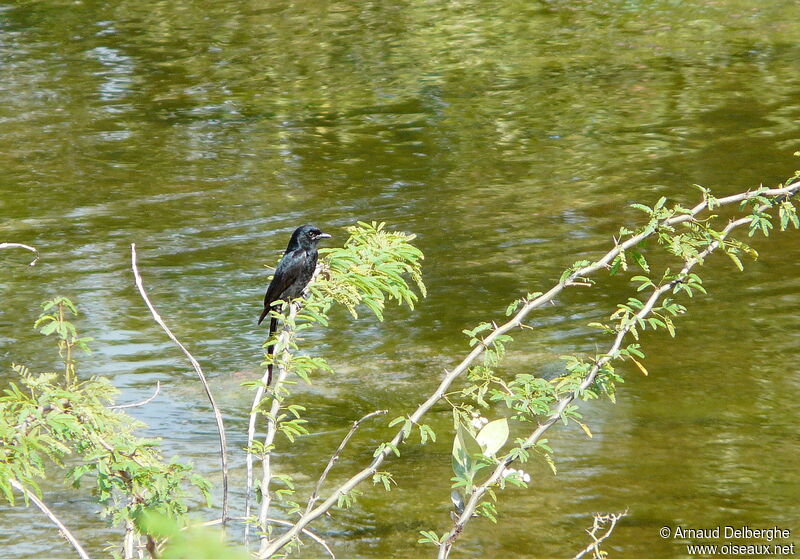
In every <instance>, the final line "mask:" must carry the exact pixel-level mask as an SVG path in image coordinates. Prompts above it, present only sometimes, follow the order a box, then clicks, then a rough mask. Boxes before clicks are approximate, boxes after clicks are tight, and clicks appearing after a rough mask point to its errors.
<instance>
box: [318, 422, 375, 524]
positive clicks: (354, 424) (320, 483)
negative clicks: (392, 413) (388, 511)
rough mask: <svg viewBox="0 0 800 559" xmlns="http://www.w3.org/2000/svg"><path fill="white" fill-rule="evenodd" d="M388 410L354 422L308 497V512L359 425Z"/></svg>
mask: <svg viewBox="0 0 800 559" xmlns="http://www.w3.org/2000/svg"><path fill="white" fill-rule="evenodd" d="M388 412H389V410H377V411H374V412H372V413H368V414H367V415H365V416H364V417H362V418H361V419H359V420H358V421H354V422H353V426H352V427H350V430H349V431H348V432H347V435H345V437H344V439H342V442H341V443H340V444H339V448H337V449H336V451H335V452H334V453H333V454H332V455H331V459H330V460H328V465H327V466H325V470H323V472H322V475H321V476H319V479H318V480H317V485H316V486H315V487H314V492H313V493H311V497H309V498H308V505H307V506H306V514H308V512H309V511H310V510H311V509H312V508H314V504H315V503H316V502H317V499H318V498H319V492H320V489H322V484H323V483H325V478H326V477H328V472H330V471H331V468H333V465H334V464H335V463H336V461H337V460H338V459H339V455H340V454H341V453H342V451H343V450H344V447H345V445H347V443H348V441H349V440H350V438H351V437H352V436H353V435H354V434H355V432H356V431H357V430H358V428H359V426H361V424H362V423H363V422H364V421H366V420H367V419H370V418H372V417H375V416H377V415H384V414H386V413H388Z"/></svg>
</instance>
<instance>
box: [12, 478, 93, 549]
mask: <svg viewBox="0 0 800 559" xmlns="http://www.w3.org/2000/svg"><path fill="white" fill-rule="evenodd" d="M8 481H9V483H10V484H11V485H13V486H14V487H16V488H17V489H19V491H21V492H22V494H23V495H25V497H26V498H27V499H30V500H31V501H33V502H34V504H35V505H36V506H37V507H39V510H41V511H42V512H43V513H44V514H45V515H46V516H47V518H49V519H50V521H51V522H52V523H53V524H55V525H56V527H57V528H58V529H59V530H60V531H61V534H62V535H63V536H64V537H65V538H67V541H68V542H69V543H71V544H72V547H74V548H75V551H77V552H78V555H80V556H81V559H89V555H88V554H87V553H86V551H84V549H83V547H81V544H80V543H79V542H78V540H77V539H75V536H73V535H72V532H70V531H69V530H67V527H66V526H64V524H63V523H62V522H61V521H60V520H59V519H58V517H57V516H56V515H55V514H54V513H53V511H51V510H50V509H49V508H47V505H45V504H44V502H42V500H41V499H39V497H37V496H36V495H34V493H33V492H32V491H29V490H28V489H26V488H25V486H24V485H22V484H21V483H20V482H18V481H17V480H16V479H14V478H9V479H8Z"/></svg>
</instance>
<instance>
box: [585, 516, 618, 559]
mask: <svg viewBox="0 0 800 559" xmlns="http://www.w3.org/2000/svg"><path fill="white" fill-rule="evenodd" d="M627 514H628V511H627V510H626V511H625V512H621V513H619V514H613V513H612V514H600V513H595V515H594V520H593V522H592V527H591V528H590V529H588V530H586V532H587V533H588V534H589V537H590V538H592V540H593V541H592V543H590V544H589V545H587V546H586V547H585V548H584V549H582V550H581V551H580V552H579V553H578V554H577V555H576V556H575V557H573V558H572V559H581V557H583V556H584V555H586V554H587V553H592V554H593V555H594V557H595V559H600V558H601V557H603V555H601V552H600V544H601V543H603V540H605V539H607V538H608V536H610V535H611V532H613V531H614V528H615V527H616V526H617V521H618V520H619V519H620V518H622V517H623V516H626V515H627ZM609 522H610V523H611V525H610V526H609V527H608V528H607V529H606V532H605V533H604V534H603V535H602V536H600V537H599V538H598V537H597V532H598V530H600V529H602V528H603V526H605V525H606V524H608V523H609Z"/></svg>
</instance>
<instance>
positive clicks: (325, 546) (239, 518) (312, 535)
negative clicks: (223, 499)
mask: <svg viewBox="0 0 800 559" xmlns="http://www.w3.org/2000/svg"><path fill="white" fill-rule="evenodd" d="M228 520H230V521H233V522H244V523H245V524H247V523H248V517H246V516H231V517H230V518H228ZM267 521H268V522H272V523H273V524H281V525H283V526H293V525H294V522H289V521H288V520H281V519H280V518H267ZM221 522H222V519H221V518H217V519H215V520H209V521H207V522H201V523H200V524H197V526H216V525H217V524H220V523H221ZM187 528H188V527H187ZM184 529H186V528H184ZM302 533H303V534H305V535H306V536H308V537H309V538H311V539H312V540H314V541H315V542H317V543H318V544H319V545H321V546H322V548H323V549H325V551H326V552H327V553H328V555H330V556H331V557H332V558H333V559H336V555H334V554H333V550H332V549H331V548H330V546H329V545H328V543H327V542H326V541H325V540H323V539H322V538H321V537H320V536H318V535H317V534H315V533H314V532H312V531H311V530H308V529H303V531H302Z"/></svg>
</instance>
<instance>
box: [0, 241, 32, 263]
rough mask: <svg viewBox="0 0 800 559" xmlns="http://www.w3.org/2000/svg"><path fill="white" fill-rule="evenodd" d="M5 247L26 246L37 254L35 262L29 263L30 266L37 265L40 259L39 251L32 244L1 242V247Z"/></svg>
mask: <svg viewBox="0 0 800 559" xmlns="http://www.w3.org/2000/svg"><path fill="white" fill-rule="evenodd" d="M3 248H24V249H25V250H29V251H31V252H32V253H34V254H35V255H36V258H34V259H33V262H31V263H30V264H28V266H35V265H36V263H37V262H38V261H39V251H38V250H36V248H34V247H32V246H29V245H23V244H22V243H0V249H3Z"/></svg>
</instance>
